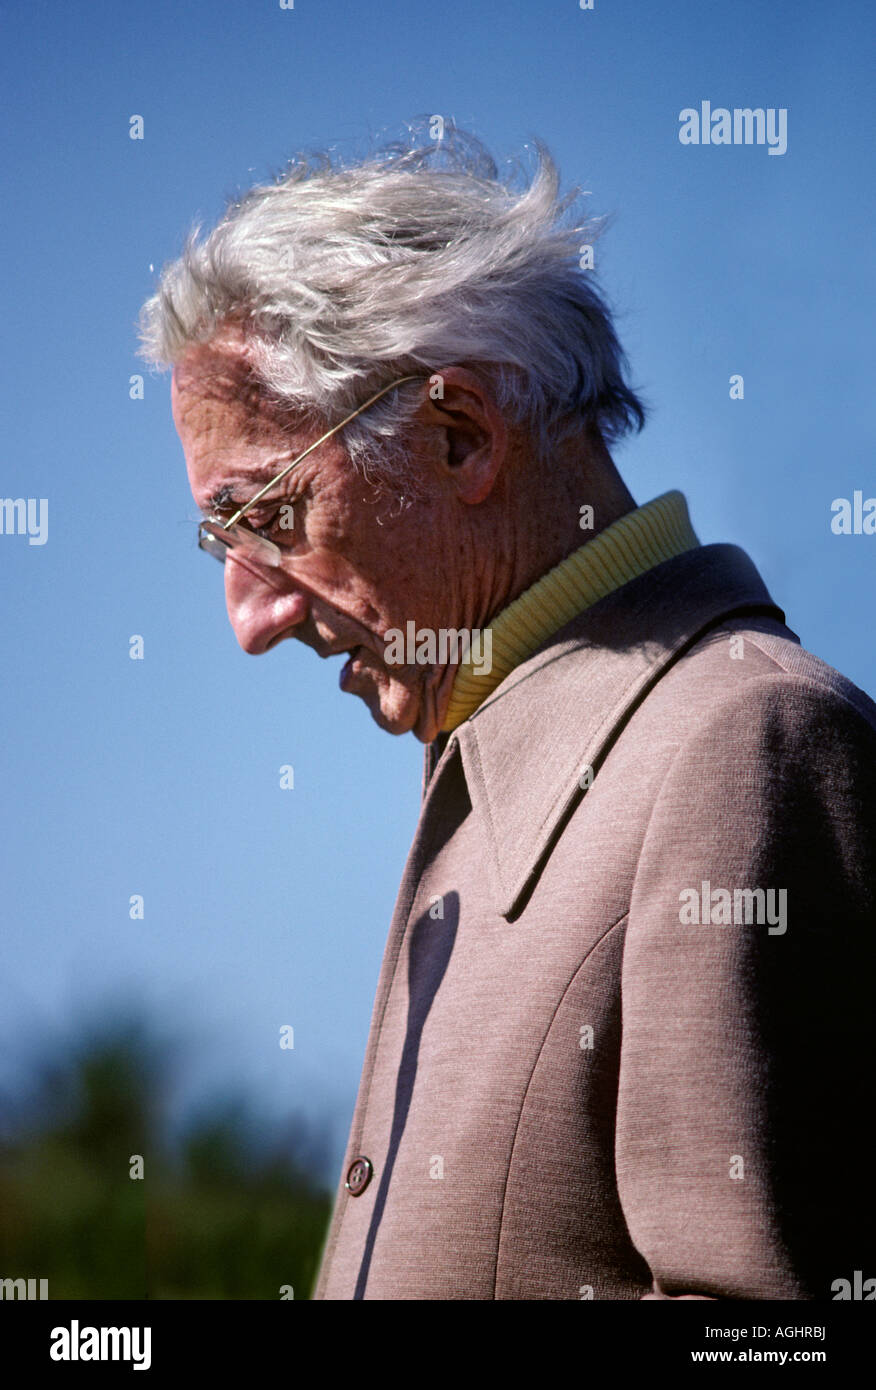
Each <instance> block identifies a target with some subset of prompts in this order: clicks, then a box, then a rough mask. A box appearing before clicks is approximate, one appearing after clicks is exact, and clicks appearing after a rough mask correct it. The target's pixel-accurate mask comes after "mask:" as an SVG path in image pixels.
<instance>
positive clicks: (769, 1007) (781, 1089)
mask: <svg viewBox="0 0 876 1390" xmlns="http://www.w3.org/2000/svg"><path fill="white" fill-rule="evenodd" d="M757 890H760V892H758V891H757ZM761 893H762V895H763V896H762V898H761ZM874 893H876V729H874V726H873V725H872V724H871V723H870V722H869V718H868V717H867V716H866V715H865V714H864V713H863V712H861V711H859V710H858V709H856V708H855V707H854V706H853V705H852V704H851V703H849V701H848V700H847V699H846V698H845V696H844V695H843V694H842V693H840V692H837V691H834V690H832V689H830V688H828V687H827V686H821V685H820V684H817V683H816V682H814V681H812V680H810V679H804V678H801V677H799V676H795V675H789V674H786V673H784V672H780V673H778V674H775V675H766V676H763V675H762V676H758V677H756V678H753V679H752V680H750V681H749V682H747V683H746V684H745V685H744V686H742V687H741V688H737V691H736V692H734V693H733V694H732V695H731V696H730V697H729V698H728V699H727V701H726V702H722V704H721V706H720V707H719V708H718V709H717V710H715V711H713V712H712V713H711V714H710V715H709V717H708V718H707V720H706V721H705V722H704V723H702V722H701V724H700V727H698V728H695V729H693V730H691V731H686V732H685V733H684V734H683V735H682V736H681V741H680V745H679V748H678V751H677V752H676V754H675V756H674V759H673V761H672V764H671V766H670V768H669V771H668V773H667V776H666V778H665V780H664V782H663V786H662V788H661V792H660V794H659V796H658V799H657V801H656V802H655V806H654V810H653V813H652V816H651V820H650V823H649V826H648V830H647V833H646V836H645V840H644V842H643V847H642V853H641V856H640V859H639V864H638V867H637V871H636V879H635V884H634V888H633V894H632V899H631V904H630V914H629V921H628V929H627V935H626V943H625V950H624V964H623V974H622V1043H621V1062H620V1077H619V1094H618V1118H617V1132H616V1147H615V1158H616V1168H617V1180H618V1190H619V1193H620V1198H621V1203H622V1206H623V1209H624V1213H625V1215H626V1220H627V1224H628V1228H629V1231H630V1235H631V1238H632V1240H633V1242H634V1244H635V1245H636V1247H637V1248H638V1249H639V1250H640V1252H641V1253H642V1255H643V1256H644V1258H645V1260H646V1261H647V1263H648V1265H649V1267H650V1270H651V1272H652V1275H653V1279H654V1283H653V1289H652V1292H651V1293H650V1294H648V1295H646V1297H648V1298H721V1299H725V1298H732V1299H821V1300H824V1299H827V1300H829V1299H831V1298H833V1297H834V1296H835V1295H834V1293H833V1292H832V1289H831V1285H832V1284H833V1282H834V1281H835V1280H838V1279H848V1280H852V1279H853V1276H854V1271H855V1270H864V1272H865V1277H866V1272H867V1270H868V1269H869V1272H870V1273H871V1274H876V1241H874V1223H873V1204H872V1198H871V1188H872V1179H871V1175H870V1173H869V1172H868V1171H867V1169H868V1164H869V1145H870V1130H871V1099H870V1089H871V1077H872V1075H873V1045H872V1034H873V1025H872V1019H873V995H874V988H873V986H874V979H876V958H874V943H876V907H874Z"/></svg>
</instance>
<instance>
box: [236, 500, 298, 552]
mask: <svg viewBox="0 0 876 1390" xmlns="http://www.w3.org/2000/svg"><path fill="white" fill-rule="evenodd" d="M295 500H296V499H294V498H291V497H284V498H283V501H282V502H281V503H279V504H278V505H277V506H276V507H274V508H273V510H272V511H270V512H268V513H266V514H262V515H260V514H259V513H258V512H257V513H256V514H255V516H253V515H252V513H250V514H249V515H248V516H246V517H244V520H245V521H246V522H248V524H249V527H250V529H251V530H253V531H255V533H256V535H257V536H263V537H264V539H265V540H274V541H276V540H283V539H285V540H287V541H289V542H291V541H292V539H293V537H294V534H295V511H294V503H295Z"/></svg>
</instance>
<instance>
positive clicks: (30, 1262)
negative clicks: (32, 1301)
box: [0, 1024, 331, 1299]
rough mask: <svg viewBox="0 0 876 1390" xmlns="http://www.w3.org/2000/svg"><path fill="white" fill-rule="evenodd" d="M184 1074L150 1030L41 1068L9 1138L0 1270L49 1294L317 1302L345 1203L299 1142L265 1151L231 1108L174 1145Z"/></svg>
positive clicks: (104, 1036) (3, 1153)
mask: <svg viewBox="0 0 876 1390" xmlns="http://www.w3.org/2000/svg"><path fill="white" fill-rule="evenodd" d="M169 1071H170V1064H169V1058H168V1054H167V1050H166V1049H165V1050H162V1048H161V1047H159V1045H158V1044H157V1043H156V1042H155V1041H154V1039H152V1038H150V1035H149V1031H148V1029H147V1028H145V1027H144V1026H143V1025H141V1024H138V1025H131V1024H125V1025H118V1024H110V1025H106V1026H104V1028H103V1029H102V1030H99V1031H98V1032H97V1034H90V1035H89V1036H87V1037H81V1038H80V1039H79V1040H78V1042H77V1043H76V1045H75V1046H74V1047H73V1048H72V1049H69V1050H68V1052H67V1057H66V1060H65V1061H64V1062H62V1063H60V1064H56V1063H49V1064H46V1063H43V1064H42V1065H41V1066H40V1067H38V1068H37V1071H36V1075H35V1078H34V1081H33V1084H32V1086H31V1087H30V1090H29V1092H28V1095H27V1097H26V1103H25V1104H24V1105H23V1106H22V1107H20V1114H19V1116H18V1119H17V1121H16V1123H15V1124H14V1125H13V1127H12V1131H11V1132H10V1133H8V1134H7V1136H6V1138H5V1140H4V1141H3V1143H2V1145H0V1276H3V1277H10V1278H12V1277H16V1278H17V1277H25V1278H26V1277H33V1278H37V1279H48V1281H49V1297H50V1298H76V1299H79V1298H82V1299H91V1298H101V1299H103V1298H106V1299H119V1298H128V1299H142V1298H152V1299H187V1298H198V1299H225V1298H237V1299H278V1298H279V1297H280V1289H281V1288H282V1287H283V1286H286V1285H291V1286H292V1287H293V1289H294V1296H295V1297H296V1298H299V1299H300V1298H308V1297H309V1296H310V1293H311V1291H312V1287H313V1283H314V1279H315V1276H316V1271H317V1266H318V1261H319V1255H320V1251H321V1248H322V1243H323V1240H324V1237H325V1232H326V1228H327V1223H328V1218H329V1214H330V1208H331V1199H330V1196H329V1194H328V1192H326V1191H325V1190H324V1188H323V1187H322V1185H321V1184H320V1183H319V1182H318V1180H317V1179H315V1178H314V1177H313V1175H312V1174H311V1172H310V1171H309V1168H308V1164H307V1162H306V1161H303V1160H301V1159H300V1158H296V1157H295V1135H294V1134H293V1135H292V1136H290V1141H289V1142H288V1143H287V1145H286V1146H285V1148H284V1149H281V1150H280V1151H277V1150H276V1149H275V1150H274V1151H266V1150H265V1148H264V1147H261V1148H260V1149H256V1150H255V1151H254V1150H253V1145H252V1143H251V1141H250V1138H249V1134H250V1130H251V1128H252V1127H251V1126H248V1125H247V1122H246V1115H245V1112H244V1111H243V1110H242V1109H241V1108H240V1107H238V1108H234V1107H229V1106H227V1105H226V1106H224V1107H221V1108H217V1107H215V1106H214V1107H212V1109H210V1110H207V1111H202V1113H201V1115H200V1117H199V1118H198V1119H197V1121H195V1122H194V1123H191V1124H189V1126H188V1128H187V1129H186V1130H185V1131H184V1133H183V1134H182V1135H181V1136H180V1137H178V1138H176V1139H174V1138H172V1137H171V1135H170V1134H169V1133H168V1130H167V1126H166V1124H165V1123H164V1121H163V1118H162V1115H163V1109H164V1104H163V1102H164V1090H165V1082H166V1079H167V1076H168V1074H169ZM260 1128H261V1130H262V1131H265V1130H266V1129H267V1127H266V1126H264V1125H263V1126H261V1127H260ZM299 1137H300V1136H299ZM135 1155H141V1156H142V1159H143V1178H142V1180H140V1179H137V1178H132V1177H131V1172H132V1159H133V1156H135Z"/></svg>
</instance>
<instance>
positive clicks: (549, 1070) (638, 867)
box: [315, 545, 876, 1300]
mask: <svg viewBox="0 0 876 1390" xmlns="http://www.w3.org/2000/svg"><path fill="white" fill-rule="evenodd" d="M874 768H876V706H874V705H873V703H872V702H871V701H870V700H869V699H868V698H867V696H866V695H864V694H862V693H861V692H860V691H859V690H858V689H857V688H856V687H855V686H853V685H852V684H851V683H850V682H849V681H847V680H846V679H845V678H844V677H842V676H841V675H839V674H837V673H836V672H835V671H833V670H832V669H831V668H830V667H828V666H826V665H824V663H822V662H821V661H819V660H818V659H817V658H816V657H814V656H811V655H809V654H808V653H807V652H805V651H803V650H802V649H801V647H800V644H799V639H798V638H797V637H796V636H795V635H794V634H793V633H792V632H790V631H789V630H788V628H787V627H785V625H784V615H783V614H782V613H781V612H780V610H779V609H777V608H776V607H775V605H774V604H773V603H772V601H771V599H770V597H769V594H768V593H767V591H766V589H765V588H764V586H763V583H762V581H761V579H760V576H759V575H758V573H757V571H756V569H755V568H754V566H753V565H752V563H751V561H750V560H749V559H748V557H747V556H746V555H745V553H744V552H743V551H741V550H739V549H738V548H737V547H735V546H730V545H710V546H705V547H702V548H700V549H698V550H694V551H691V552H689V553H687V554H685V555H682V556H680V557H679V558H677V559H675V560H670V561H668V562H666V563H665V564H662V565H660V566H658V567H657V568H656V569H654V570H652V571H651V572H650V573H648V574H645V575H643V576H641V577H640V578H639V579H636V580H634V581H632V582H631V583H629V584H626V585H625V586H624V587H623V588H621V589H619V590H618V591H617V592H615V593H613V594H611V595H609V596H608V597H607V598H605V599H603V600H601V601H600V602H599V603H597V604H595V605H594V606H593V607H592V608H590V609H588V610H587V611H586V612H584V613H583V614H581V615H580V616H579V617H578V618H576V619H575V620H574V621H573V622H572V623H570V624H569V625H568V626H567V627H565V628H564V629H563V630H562V631H561V632H558V633H556V634H555V635H554V636H553V637H552V638H550V639H549V640H548V641H547V642H546V643H544V645H543V646H542V647H541V648H540V649H539V651H538V652H536V654H535V655H534V656H532V657H531V658H530V659H529V660H527V661H526V662H525V663H524V664H523V665H522V666H520V667H518V669H517V670H515V671H514V672H512V674H511V675H510V676H509V677H507V679H506V680H505V681H504V682H503V683H502V684H501V685H500V686H499V688H498V689H497V690H496V691H495V692H494V693H493V694H492V695H491V696H490V697H489V699H488V700H487V701H486V702H485V703H484V704H483V705H482V706H481V707H480V709H479V710H478V711H477V712H476V713H475V714H474V716H473V717H472V718H471V719H469V720H467V721H466V722H465V723H464V724H462V725H461V726H460V727H459V728H458V729H457V730H456V731H455V732H454V733H452V734H451V735H449V736H447V735H444V736H442V737H440V738H439V739H438V740H437V741H436V743H435V744H433V745H431V747H430V748H429V750H428V751H427V765H426V778H425V785H424V800H423V806H422V812H421V816H420V822H419V825H418V827H417V832H416V836H415V839H414V843H413V846H412V848H411V852H410V856H409V859H408V863H407V866H406V868H405V872H404V877H403V880H402V884H401V889H400V892H399V897H398V902H397V905H396V910H395V915H394V917H393V921H392V925H391V928H390V932H389V938H388V942H387V946H386V952H385V956H384V961H383V967H382V970H381V975H380V981H379V984H378V988H377V997H376V1001H375V1005H374V1014H373V1020H372V1026H371V1034H370V1037H369V1041H368V1047H367V1052H366V1056H365V1063H364V1069H363V1074H362V1081H361V1086H360V1091H359V1097H358V1101H357V1104H356V1109H355V1114H354V1117H353V1124H352V1130H351V1134H350V1140H349V1148H348V1152H347V1155H346V1158H345V1162H344V1167H343V1172H342V1175H341V1181H340V1185H339V1191H338V1197H337V1204H336V1208H335V1213H334V1217H333V1220H332V1224H331V1228H330V1231H329V1235H328V1239H327V1243H326V1248H325V1252H324V1257H323V1263H322V1269H321V1272H320V1277H319V1282H318V1286H317V1290H316V1294H315V1296H316V1297H317V1298H323V1299H355V1298H370V1299H576V1300H577V1299H581V1298H595V1299H639V1298H642V1297H645V1296H648V1295H650V1296H657V1297H680V1296H683V1295H691V1294H693V1295H699V1296H701V1297H702V1296H705V1297H711V1298H756V1299H769V1298H784V1299H830V1298H832V1297H833V1296H834V1295H833V1293H832V1292H831V1284H832V1282H833V1281H834V1280H837V1279H842V1278H847V1279H850V1280H851V1279H852V1278H853V1275H854V1271H855V1270H856V1269H863V1271H864V1275H865V1277H866V1276H867V1275H868V1274H869V1275H876V1258H874V1257H876V1246H874V1242H873V1221H872V1207H871V1201H870V1189H871V1181H870V1175H869V1172H868V1167H869V1162H868V1155H869V1137H870V1105H871V1099H870V1088H871V1076H872V1060H867V1059H868V1058H871V1054H872V1046H871V1041H870V1040H871V1037H872V1030H873V1025H872V996H873V980H874V955H873V953H874V942H876V931H874V928H876V907H874V894H876V773H874ZM756 890H761V892H762V895H763V896H761V894H760V893H758V892H757V891H756ZM782 890H784V893H785V897H784V904H785V906H784V909H783V908H782V906H781V904H782V902H783V897H782ZM758 919H760V920H758ZM359 1158H364V1159H367V1160H368V1162H367V1163H363V1162H359V1163H358V1164H356V1162H355V1161H356V1160H357V1159H359ZM351 1165H354V1166H353V1172H352V1175H351V1176H350V1185H349V1187H348V1186H347V1185H346V1179H347V1177H348V1173H349V1170H350V1168H351Z"/></svg>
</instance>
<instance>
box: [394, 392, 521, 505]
mask: <svg viewBox="0 0 876 1390" xmlns="http://www.w3.org/2000/svg"><path fill="white" fill-rule="evenodd" d="M416 418H417V420H418V421H419V423H420V424H421V425H426V426H428V427H429V428H430V429H432V430H434V431H436V453H437V455H438V459H439V462H438V465H437V466H438V468H439V470H440V472H441V474H442V476H443V477H444V478H445V479H449V480H450V481H451V483H452V485H453V487H454V489H455V490H456V493H457V496H458V497H459V499H460V501H462V502H465V503H467V504H468V505H469V506H476V505H477V503H478V502H483V501H484V499H485V498H486V497H488V496H489V494H490V493H491V492H492V490H493V487H494V486H495V483H496V479H497V478H498V476H499V474H500V472H501V470H502V468H503V467H504V465H505V463H506V460H507V456H508V429H507V426H506V424H505V421H504V419H503V417H502V414H501V411H500V410H499V408H498V406H497V405H496V402H495V401H494V400H493V397H492V395H491V394H490V392H489V390H488V388H487V386H486V385H485V383H484V382H482V381H481V380H480V378H479V377H478V376H476V375H475V373H474V372H470V371H467V370H466V369H465V368H464V367H446V368H444V369H442V370H441V371H437V372H433V373H432V374H431V376H430V377H429V384H428V391H427V395H426V398H425V400H424V401H423V402H422V404H421V406H420V408H419V410H418V411H417V416H416Z"/></svg>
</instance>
